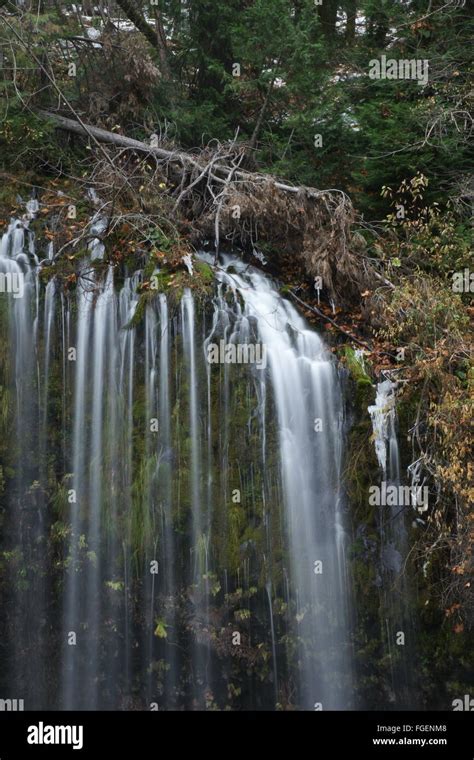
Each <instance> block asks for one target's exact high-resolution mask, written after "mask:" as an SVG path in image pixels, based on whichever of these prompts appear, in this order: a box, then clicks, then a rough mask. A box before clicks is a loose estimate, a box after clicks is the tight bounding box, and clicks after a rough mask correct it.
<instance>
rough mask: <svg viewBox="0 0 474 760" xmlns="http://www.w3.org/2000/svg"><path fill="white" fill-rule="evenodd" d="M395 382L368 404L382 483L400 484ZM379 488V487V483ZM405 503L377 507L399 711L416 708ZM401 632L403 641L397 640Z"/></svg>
mask: <svg viewBox="0 0 474 760" xmlns="http://www.w3.org/2000/svg"><path fill="white" fill-rule="evenodd" d="M395 391H396V384H395V383H393V382H392V381H391V380H383V381H382V382H380V383H379V384H378V385H377V392H376V398H375V404H374V405H373V406H369V409H368V411H369V414H370V416H371V419H372V427H373V431H374V444H375V452H376V456H377V460H378V463H379V466H380V470H381V473H382V484H384V483H385V484H386V486H395V487H396V488H397V489H398V488H399V486H400V485H401V472H400V452H399V446H398V437H397V427H396V422H397V420H396V396H395ZM382 487H383V486H382ZM406 512H407V505H406V504H405V503H404V502H403V501H402V500H400V499H397V500H396V502H395V503H393V504H390V505H389V506H387V505H381V506H380V507H379V515H378V517H379V528H380V539H381V541H380V546H381V555H380V567H381V572H382V580H381V587H382V606H383V615H384V622H385V626H384V628H385V630H384V631H383V632H382V638H383V640H384V641H385V643H386V648H387V652H388V656H389V663H390V673H391V681H392V690H393V701H394V702H395V704H396V707H397V708H398V709H414V708H415V707H416V705H414V704H413V702H412V700H413V697H412V695H413V689H412V685H413V684H412V679H413V665H414V661H415V652H414V646H415V635H414V624H413V619H412V615H411V614H410V606H409V605H410V598H411V593H412V592H411V589H410V586H409V583H408V579H407V569H406V567H405V563H406V559H407V553H408V535H407V528H406ZM400 634H403V637H404V638H403V644H401V645H400V644H399V643H398V642H397V638H398V640H399V641H401V640H402V639H401V638H400Z"/></svg>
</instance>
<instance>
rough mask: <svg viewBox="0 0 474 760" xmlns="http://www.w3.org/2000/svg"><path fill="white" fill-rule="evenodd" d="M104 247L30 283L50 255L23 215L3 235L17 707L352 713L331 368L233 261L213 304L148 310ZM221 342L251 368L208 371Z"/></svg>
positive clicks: (319, 346) (149, 304)
mask: <svg viewBox="0 0 474 760" xmlns="http://www.w3.org/2000/svg"><path fill="white" fill-rule="evenodd" d="M100 225H101V219H100V218H98V219H96V220H95V221H94V224H93V225H92V227H93V229H92V233H93V235H98V234H99V233H100ZM51 250H52V249H51V248H50V249H49V252H50V251H51ZM104 254H105V251H104V249H103V246H102V244H101V243H100V240H99V239H98V238H97V239H94V240H93V241H92V243H91V244H90V246H89V250H88V254H87V256H86V257H85V258H84V259H82V263H81V267H80V269H79V270H78V276H77V283H76V285H75V287H74V289H71V288H70V289H66V290H65V289H64V288H63V285H62V283H61V282H60V279H59V278H58V277H54V278H50V279H49V281H47V278H45V277H40V274H41V272H42V267H43V266H45V267H48V266H51V261H50V256H49V258H46V259H45V261H44V262H43V263H42V264H40V263H39V260H38V258H37V256H36V254H35V251H34V242H33V237H32V235H31V234H30V233H29V232H28V229H27V222H21V223H20V222H13V223H12V224H11V225H10V227H9V228H8V231H7V232H6V233H5V235H4V236H3V239H2V246H1V252H0V272H11V273H13V272H16V273H21V274H22V275H23V276H24V281H25V292H24V297H23V298H18V299H15V298H14V297H13V296H12V295H9V296H8V301H7V302H6V309H7V316H8V319H9V324H10V338H9V348H10V357H11V360H12V362H13V364H12V365H11V367H10V370H11V371H10V373H9V372H8V369H9V366H10V365H9V362H7V363H6V364H5V366H4V367H3V366H2V368H1V369H2V378H1V383H0V385H1V384H4V385H8V384H9V385H10V386H11V388H12V391H13V392H14V394H15V404H14V410H13V414H12V419H14V420H15V425H16V432H15V437H16V441H17V444H16V448H15V450H14V451H13V452H12V460H14V470H15V477H14V478H13V477H10V479H9V481H8V485H7V496H8V504H9V507H8V509H9V515H8V526H9V527H8V541H7V543H6V544H5V542H4V548H6V549H8V550H9V551H11V552H13V555H12V556H13V559H12V561H11V563H10V564H11V567H10V573H11V574H12V578H13V580H14V582H13V583H12V589H14V590H13V591H12V592H11V594H10V597H9V599H8V610H9V631H10V636H11V640H10V642H9V644H8V646H9V647H10V651H11V652H12V661H13V662H14V668H13V670H12V672H11V674H10V675H9V683H10V684H11V690H12V696H16V697H18V698H25V701H26V706H27V709H29V708H30V707H31V706H39V707H42V708H44V709H46V708H55V709H68V708H69V709H150V706H152V707H151V709H154V708H153V706H155V705H156V706H157V707H158V709H183V708H184V709H223V708H224V707H225V706H226V705H227V704H228V703H229V701H230V702H231V703H232V705H233V706H234V707H235V708H236V709H240V707H239V705H240V703H242V705H243V706H244V708H247V709H262V708H266V709H269V708H270V709H274V708H277V707H279V706H281V705H284V706H290V707H291V708H292V709H293V708H295V707H296V708H298V709H309V710H313V709H335V708H345V709H347V708H350V707H351V706H352V690H353V687H352V672H351V657H350V630H349V628H350V626H349V617H350V615H349V613H350V610H349V592H348V571H347V563H346V543H347V538H346V527H345V504H344V497H343V488H342V484H341V458H342V452H343V445H342V442H343V433H342V418H343V399H342V396H341V391H340V387H339V383H338V375H337V371H336V367H335V363H334V361H333V359H332V357H331V355H330V354H329V353H328V351H327V350H326V348H325V346H324V344H323V342H322V340H321V339H320V338H319V336H318V335H317V334H316V333H315V332H313V331H312V330H310V329H309V328H308V326H307V324H306V323H305V321H304V320H303V318H302V317H301V316H300V315H299V314H298V313H297V311H296V310H295V309H294V307H293V306H292V305H291V304H290V303H289V302H287V301H286V300H285V299H283V298H282V297H281V296H280V294H279V293H278V289H277V287H276V286H275V284H274V283H273V282H272V281H271V280H270V279H269V278H268V277H266V276H265V275H263V274H262V273H261V272H260V271H259V270H257V269H255V268H253V267H246V266H245V265H244V264H243V263H242V262H241V260H239V259H237V258H233V257H223V259H222V261H223V263H222V266H220V267H218V268H217V269H216V280H217V282H216V288H215V294H214V297H213V298H211V299H210V300H208V301H206V302H203V300H202V298H199V296H198V295H196V294H195V293H194V292H193V290H191V289H185V290H184V291H183V292H182V293H180V294H178V295H177V296H175V297H174V298H173V297H172V296H171V295H170V296H168V295H165V294H164V293H161V294H159V295H157V296H156V297H155V298H148V297H147V298H146V299H145V300H144V297H143V295H141V292H142V287H143V276H142V273H141V272H140V271H136V272H132V273H127V272H125V273H124V275H123V276H122V275H121V274H120V273H119V272H118V271H117V270H116V268H114V267H113V266H112V265H108V264H107V263H106V262H105V261H104ZM204 258H205V256H204ZM189 271H190V273H189V276H190V277H192V276H194V273H193V274H191V270H189ZM192 271H193V272H194V270H192ZM43 281H44V284H43ZM221 344H224V349H225V347H226V346H231V347H232V346H233V347H234V348H235V349H236V351H238V352H241V353H242V349H244V350H243V356H244V357H245V356H247V360H245V358H244V360H243V361H240V359H239V358H237V361H233V360H231V361H227V360H226V359H225V358H224V360H222V357H221V359H220V360H219V361H217V362H216V363H213V362H211V361H210V360H209V355H210V354H209V352H210V350H211V349H212V348H213V347H214V348H215V347H216V346H218V347H220V348H222V346H221ZM249 351H250V353H249ZM252 351H253V352H254V359H255V361H253V360H248V357H249V356H250V357H251V355H252V354H251V352H252ZM236 356H237V357H239V356H240V354H239V353H237V354H236ZM36 452H37V454H38V455H37V456H36ZM25 503H28V505H29V507H28V509H29V511H28V512H25V510H24V507H22V506H21V505H23V504H25ZM32 547H33V549H34V551H33V556H34V558H35V561H34V562H33V563H29V562H28V552H29V550H30V549H31V548H32ZM25 568H26V569H25ZM24 573H26V576H25V577H26V581H25V583H23V582H22V581H21V578H22V577H23V574H24ZM22 583H23V585H26V587H27V591H26V593H25V589H24V588H23V586H22ZM34 619H36V620H37V621H39V622H38V623H37V624H34V623H33V620H34ZM13 631H20V635H18V636H17V637H16V638H15V636H14V635H13ZM238 647H240V649H238ZM254 652H255V654H254ZM239 658H242V660H241V661H242V663H243V664H242V666H241V670H239V667H240V666H239V662H240V659H239ZM31 662H33V663H34V665H33V668H34V674H35V679H36V680H35V682H34V683H32V682H31V679H29V677H28V675H29V673H30V670H31V668H30V663H31ZM45 674H47V677H45Z"/></svg>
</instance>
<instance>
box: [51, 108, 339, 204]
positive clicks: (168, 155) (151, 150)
mask: <svg viewBox="0 0 474 760" xmlns="http://www.w3.org/2000/svg"><path fill="white" fill-rule="evenodd" d="M38 113H39V114H40V115H41V116H44V117H45V118H47V119H51V120H52V121H53V122H54V123H55V124H56V126H58V127H60V128H61V129H66V130H67V131H68V132H73V133H75V134H78V135H82V136H83V137H94V138H95V139H96V140H98V141H99V142H102V143H107V144H109V145H115V146H116V147H118V148H130V150H135V151H138V152H141V153H148V154H150V155H154V156H157V157H158V158H160V159H164V160H166V161H176V162H181V163H182V164H189V165H190V166H193V167H199V168H201V169H202V168H203V165H202V163H199V161H198V160H197V159H196V158H194V157H193V156H192V155H191V154H189V153H184V152H182V151H179V150H173V151H170V150H164V149H163V148H160V147H157V146H152V145H148V144H147V143H145V142H142V141H141V140H134V139H133V138H132V137H125V136H124V135H119V134H116V133H115V132H109V131H108V130H106V129H101V128H100V127H94V126H91V125H90V124H80V123H79V122H78V121H76V120H75V119H68V118H67V117H66V116H61V115H60V114H56V113H51V112H50V111H43V110H39V111H38ZM231 173H232V175H233V177H234V179H238V180H241V181H244V182H245V181H250V180H251V181H253V182H256V181H261V182H263V181H265V182H267V181H268V180H269V179H270V180H271V182H272V185H273V186H274V187H275V188H276V189H277V190H282V191H283V192H285V193H301V192H303V191H304V192H306V193H307V194H308V197H311V198H317V197H322V196H324V195H327V194H328V193H341V195H344V194H343V193H342V192H341V191H339V190H315V189H314V188H307V187H302V186H301V185H289V184H287V183H284V182H281V181H279V180H276V179H274V178H273V177H271V176H269V175H267V174H258V173H256V172H248V171H244V170H235V169H234V168H232V167H228V166H223V165H221V164H218V163H216V164H215V165H213V167H212V174H213V175H216V176H217V178H218V180H217V181H219V180H223V181H224V180H226V179H227V178H228V176H229V174H231Z"/></svg>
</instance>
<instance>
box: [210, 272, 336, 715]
mask: <svg viewBox="0 0 474 760" xmlns="http://www.w3.org/2000/svg"><path fill="white" fill-rule="evenodd" d="M218 279H219V280H220V282H221V289H220V294H219V297H218V299H217V308H218V309H219V311H220V312H223V313H224V314H225V315H226V316H227V317H228V318H229V319H230V320H231V321H233V322H234V325H233V332H232V335H231V337H230V341H231V342H236V343H242V344H245V343H248V341H249V337H250V336H251V335H253V340H255V341H260V342H261V344H262V346H263V347H264V349H265V350H266V355H267V360H268V375H269V380H270V384H271V392H272V396H273V408H274V412H275V413H276V416H277V420H278V436H279V447H280V451H279V459H280V474H281V480H282V488H283V502H284V503H283V512H284V514H283V523H284V526H285V528H284V529H285V531H286V533H287V536H288V549H289V551H288V554H289V564H290V580H291V582H292V585H293V589H294V591H293V593H294V595H295V597H296V599H297V605H296V612H295V617H296V620H297V621H298V635H299V640H300V641H301V642H302V643H301V646H300V652H299V656H300V660H301V662H302V667H301V683H300V688H301V702H302V704H303V706H304V707H305V708H307V709H314V706H315V705H318V706H319V705H321V706H322V708H323V709H337V708H338V707H341V705H345V706H347V704H348V702H349V701H350V700H349V699H348V694H349V692H350V689H351V683H350V668H349V666H348V657H347V652H346V651H345V643H344V642H345V636H346V635H347V626H348V608H347V598H348V594H347V577H346V565H345V557H344V553H345V552H344V546H345V532H344V527H343V500H342V493H341V488H340V464H341V463H340V455H341V444H340V439H341V436H342V430H341V422H342V399H341V395H340V391H339V388H338V383H337V375H336V371H335V367H334V364H333V362H332V361H331V359H330V357H329V355H328V353H327V351H326V349H325V347H324V344H323V343H322V341H321V339H320V338H319V336H318V335H317V334H316V333H315V332H313V331H311V330H309V329H308V327H307V325H306V323H305V321H304V320H303V318H302V317H300V315H299V314H298V312H297V311H296V309H295V308H294V307H293V306H292V305H291V304H290V303H289V302H287V301H285V300H284V299H282V298H281V297H280V296H279V294H278V291H277V290H276V289H275V286H274V285H273V284H272V283H271V281H270V280H269V279H268V278H266V277H265V276H264V275H263V274H262V273H260V272H259V271H258V270H255V269H253V268H247V269H246V267H245V266H244V265H243V264H242V263H240V262H238V261H236V260H232V259H230V260H229V259H228V260H227V263H226V266H225V267H224V269H223V271H221V272H219V273H218ZM226 289H230V290H231V292H232V293H233V294H234V304H233V306H232V307H231V308H230V309H229V307H228V305H227V304H228V301H227V299H226V292H225V291H226ZM229 312H230V313H229ZM232 317H233V319H232ZM255 372H256V373H257V374H258V373H260V375H263V372H264V370H263V368H262V369H256V370H255ZM258 382H259V383H262V382H267V383H268V380H266V381H263V377H261V378H258ZM263 403H265V402H263ZM263 419H265V418H264V417H263ZM261 438H262V442H264V440H265V435H264V432H263V431H261ZM262 465H263V467H265V466H266V462H265V461H263V462H262Z"/></svg>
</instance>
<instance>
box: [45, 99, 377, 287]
mask: <svg viewBox="0 0 474 760" xmlns="http://www.w3.org/2000/svg"><path fill="white" fill-rule="evenodd" d="M39 113H40V115H42V116H43V117H45V118H47V119H50V120H52V122H53V123H54V124H55V125H56V126H57V127H59V128H61V129H65V130H67V131H69V132H72V133H75V134H78V135H81V136H83V137H86V138H89V139H90V140H91V141H92V142H93V143H95V144H96V145H97V144H105V145H109V146H111V148H114V147H115V148H118V149H122V151H123V149H125V150H130V151H133V152H136V153H140V154H145V155H147V156H150V157H153V158H154V160H155V161H156V163H157V164H158V166H159V167H160V170H161V169H162V170H163V173H164V174H166V176H167V177H169V176H170V175H171V177H172V185H173V187H172V194H174V198H175V201H174V206H173V208H172V210H171V213H172V214H173V215H176V214H181V216H182V218H183V219H187V220H189V221H191V222H192V225H193V228H194V229H195V230H196V236H197V237H196V243H197V244H199V240H202V239H204V238H210V239H214V240H215V242H216V251H218V246H219V240H224V239H225V240H226V241H227V244H226V245H227V247H229V246H230V245H232V244H237V245H239V246H241V247H243V248H247V249H249V250H253V251H256V250H261V249H263V250H264V251H265V252H268V251H270V254H271V256H272V260H277V259H281V258H284V257H287V259H288V260H289V261H291V263H292V264H294V263H297V262H299V263H300V264H301V269H302V276H309V277H312V278H316V277H318V278H320V279H321V289H322V290H323V291H324V290H325V291H326V293H327V295H328V296H329V297H330V298H336V297H337V298H339V299H340V300H343V301H348V300H350V298H351V297H352V296H356V297H358V296H359V294H360V292H361V291H362V290H363V289H365V288H367V287H368V286H369V285H370V281H371V280H372V276H371V272H369V271H368V268H367V263H366V261H364V260H362V258H361V255H360V250H358V245H357V244H356V243H355V239H354V240H353V239H352V233H351V223H352V221H353V219H354V210H353V207H352V204H351V202H350V199H349V198H348V197H347V195H346V194H345V193H343V192H342V191H340V190H333V189H331V190H316V189H315V188H310V187H304V186H294V185H291V184H289V183H288V182H284V181H282V180H280V179H278V178H276V177H273V176H272V175H268V174H262V173H259V172H251V171H246V170H244V169H241V168H240V166H239V163H240V161H241V159H242V155H243V152H244V151H245V148H244V147H243V146H240V147H239V146H236V145H235V143H229V144H226V145H223V146H218V148H217V149H213V150H212V151H210V150H209V149H208V150H205V151H202V152H201V153H200V154H199V155H195V154H191V153H186V152H184V151H182V150H168V149H165V148H163V147H161V146H155V145H149V144H147V143H145V142H142V141H140V140H135V139H133V138H130V137H126V136H124V135H120V134H116V133H115V132H109V131H107V130H105V129H101V128H100V127H95V126H92V125H89V124H85V123H84V122H83V121H82V120H81V121H78V120H75V119H70V118H67V117H65V116H62V115H60V114H56V113H51V112H49V111H39ZM109 164H110V165H111V166H114V159H113V156H112V157H111V158H110V161H109ZM127 181H128V179H127ZM359 245H360V244H359ZM279 263H280V262H279Z"/></svg>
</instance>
